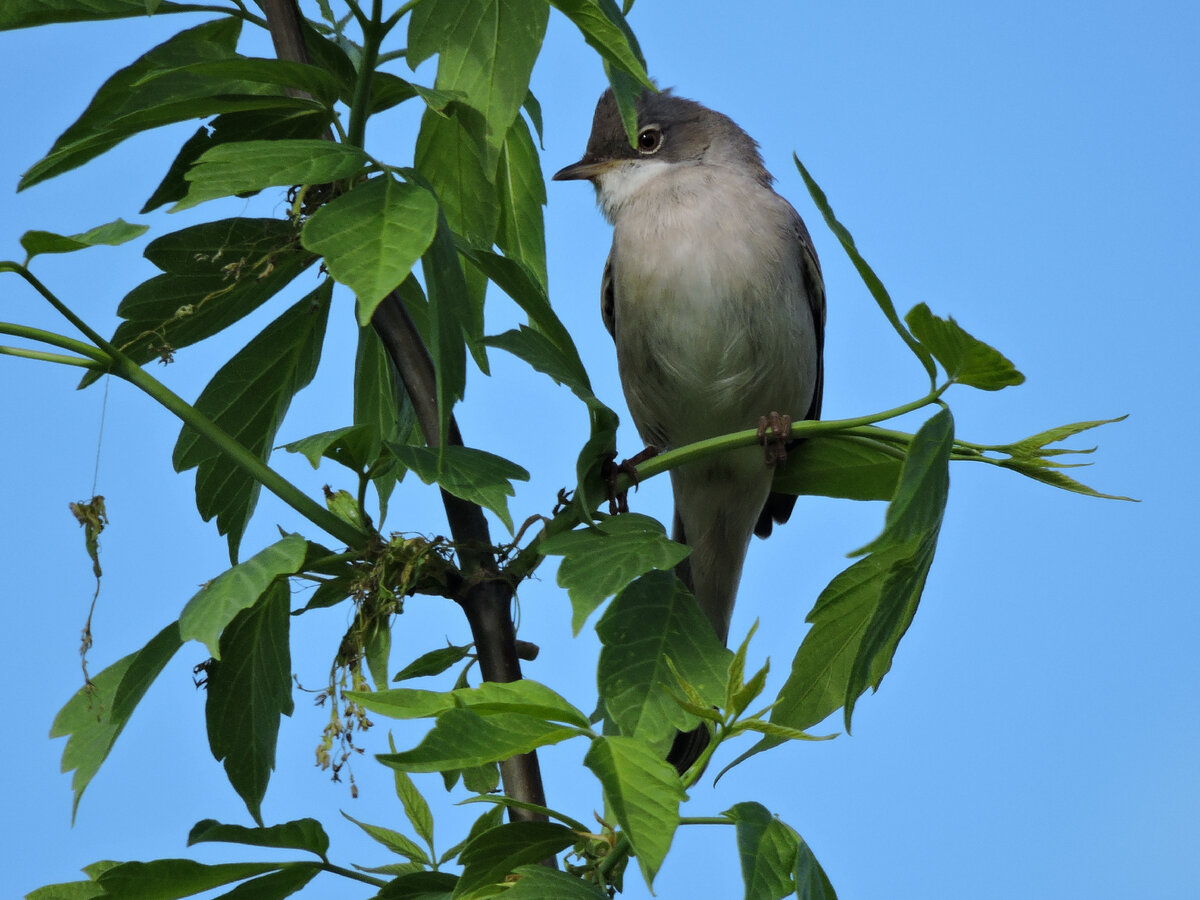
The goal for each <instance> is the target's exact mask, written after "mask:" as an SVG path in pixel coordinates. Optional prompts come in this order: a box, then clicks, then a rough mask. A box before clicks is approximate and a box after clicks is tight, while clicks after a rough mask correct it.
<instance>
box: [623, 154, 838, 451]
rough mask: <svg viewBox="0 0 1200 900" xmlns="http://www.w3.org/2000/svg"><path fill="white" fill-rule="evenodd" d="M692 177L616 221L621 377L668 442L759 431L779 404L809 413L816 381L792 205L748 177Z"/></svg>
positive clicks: (655, 432)
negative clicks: (792, 228)
mask: <svg viewBox="0 0 1200 900" xmlns="http://www.w3.org/2000/svg"><path fill="white" fill-rule="evenodd" d="M697 168H700V167H697ZM689 174H690V175H692V176H693V177H690V178H687V179H677V180H676V183H674V184H670V183H667V181H666V179H663V181H664V184H663V185H662V186H661V189H660V190H658V191H657V192H654V191H647V192H644V193H645V194H646V196H645V198H644V201H643V202H642V203H639V204H636V205H634V204H630V205H628V206H626V207H625V208H624V209H623V210H622V214H621V215H620V216H619V217H618V218H617V220H616V222H615V223H614V226H615V227H614V243H613V278H614V305H615V320H616V332H615V339H616V343H617V355H618V361H619V365H620V371H621V379H622V384H623V386H624V388H625V394H626V399H627V400H628V402H629V406H630V412H631V413H632V414H633V417H634V420H635V423H636V424H637V425H638V428H639V430H640V431H641V432H642V436H643V438H644V439H645V440H646V441H647V442H648V443H653V444H656V445H658V446H678V445H681V444H684V443H689V442H691V441H694V440H699V439H702V438H704V437H709V436H712V435H716V434H722V433H726V432H729V431H736V430H740V429H743V428H748V427H751V426H752V425H753V424H754V423H755V422H756V421H757V419H758V417H759V416H761V415H763V414H765V413H767V412H770V411H772V410H776V411H779V412H787V413H789V414H791V415H793V416H794V417H796V418H800V417H802V416H803V415H804V412H805V410H806V409H807V404H808V402H809V399H810V398H811V391H812V385H813V382H814V381H815V372H810V371H808V370H809V369H811V368H812V362H811V360H812V359H813V358H815V348H814V349H813V352H806V350H808V348H807V347H806V343H812V341H813V340H814V337H813V335H814V329H813V325H812V321H811V314H810V313H809V312H808V305H807V298H806V297H805V295H804V287H803V282H802V279H801V274H800V268H799V266H800V263H799V254H798V253H797V252H796V248H795V246H794V239H793V238H792V237H791V235H790V232H789V231H788V229H787V223H788V221H789V220H788V219H787V218H786V217H785V215H784V213H785V212H787V213H790V208H789V207H787V205H786V202H785V201H783V200H782V199H781V198H779V197H778V196H777V195H776V194H775V193H774V192H773V191H770V190H768V189H765V188H762V187H761V186H759V185H757V184H754V183H751V182H749V181H747V180H737V179H733V180H730V179H720V178H711V179H707V180H706V179H704V177H703V173H695V172H694V173H689ZM723 181H724V182H725V183H722V182H723Z"/></svg>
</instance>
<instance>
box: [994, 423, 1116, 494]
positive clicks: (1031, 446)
mask: <svg viewBox="0 0 1200 900" xmlns="http://www.w3.org/2000/svg"><path fill="white" fill-rule="evenodd" d="M1125 418H1126V417H1125V416H1119V417H1117V418H1115V419H1100V420H1096V421H1091V422H1075V423H1073V424H1071V425H1060V426H1059V427H1057V428H1051V429H1050V430H1048V431H1043V432H1041V433H1040V434H1035V435H1033V436H1032V437H1027V438H1025V439H1024V440H1022V441H1017V442H1016V443H1014V444H1005V445H999V446H993V447H983V448H981V449H982V450H984V451H988V452H991V453H1006V454H1008V455H1009V456H1010V457H1011V458H1010V459H996V460H994V462H995V463H996V464H997V465H999V466H1002V467H1004V468H1006V469H1012V470H1013V471H1014V472H1019V473H1020V474H1022V475H1025V476H1026V477H1028V478H1032V479H1034V480H1036V481H1041V482H1043V483H1045V484H1049V485H1052V486H1053V487H1057V488H1061V489H1063V490H1064V491H1073V492H1075V493H1077V494H1086V495H1088V496H1089V497H1101V498H1104V499H1106V500H1131V501H1132V500H1133V498H1132V497H1122V496H1120V495H1119V494H1102V493H1100V492H1099V491H1096V490H1093V489H1092V488H1090V487H1088V486H1087V485H1086V484H1081V483H1080V482H1078V481H1076V480H1075V479H1074V478H1071V477H1069V476H1068V475H1066V474H1064V473H1063V472H1062V469H1064V468H1076V467H1078V466H1080V465H1083V464H1082V463H1075V464H1074V465H1069V464H1066V463H1058V462H1054V461H1053V460H1051V459H1048V458H1047V457H1052V456H1062V455H1064V454H1080V453H1082V454H1087V453H1092V452H1093V451H1095V449H1096V448H1095V447H1089V448H1087V449H1084V450H1072V449H1070V448H1066V447H1055V448H1049V447H1047V446H1046V445H1047V444H1053V443H1057V442H1058V441H1062V440H1066V439H1067V438H1069V437H1073V436H1075V435H1077V434H1079V433H1081V432H1084V431H1087V430H1089V429H1091V428H1096V427H1098V426H1100V425H1111V424H1112V423H1113V422H1121V421H1123V420H1124V419H1125ZM988 458H989V459H991V457H988Z"/></svg>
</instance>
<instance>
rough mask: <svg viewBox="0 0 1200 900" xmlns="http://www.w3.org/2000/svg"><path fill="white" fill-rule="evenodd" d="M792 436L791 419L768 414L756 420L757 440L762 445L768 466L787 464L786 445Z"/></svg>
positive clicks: (774, 413) (785, 414)
mask: <svg viewBox="0 0 1200 900" xmlns="http://www.w3.org/2000/svg"><path fill="white" fill-rule="evenodd" d="M791 434H792V417H791V416H789V415H788V414H787V413H784V414H782V415H780V414H779V413H777V412H774V411H772V412H770V413H769V414H767V415H765V416H760V417H759V420H758V440H759V441H760V442H761V443H762V445H763V456H764V459H765V461H766V464H767V465H768V466H772V467H774V466H777V465H781V464H783V463H785V462H787V445H788V441H789V440H790V439H791Z"/></svg>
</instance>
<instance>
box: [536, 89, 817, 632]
mask: <svg viewBox="0 0 1200 900" xmlns="http://www.w3.org/2000/svg"><path fill="white" fill-rule="evenodd" d="M637 114H638V134H637V145H636V146H630V143H629V138H628V137H627V135H626V132H625V129H624V127H623V126H622V123H621V117H620V114H619V113H618V111H617V103H616V99H615V98H614V97H613V93H612V91H611V90H608V91H606V92H605V93H604V95H603V96H602V97H601V98H600V102H599V103H598V104H597V106H596V114H595V117H594V119H593V121H592V133H591V136H590V137H589V138H588V144H587V152H586V153H584V156H583V159H581V160H580V161H579V162H577V163H574V164H573V165H569V166H567V167H566V168H564V169H562V170H560V171H559V172H557V173H556V174H555V175H554V178H555V179H556V180H569V179H587V180H589V181H591V182H592V184H593V185H594V186H595V188H596V197H597V201H598V203H599V205H600V209H601V211H602V212H603V213H604V216H605V218H606V219H608V221H609V222H610V223H611V224H612V226H613V244H612V250H611V252H610V253H609V255H608V262H607V263H606V264H605V267H604V278H603V282H602V285H601V299H600V304H601V314H602V315H603V318H604V324H605V326H606V327H607V328H608V331H609V333H610V334H611V335H612V336H613V339H614V341H615V342H616V346H617V362H618V366H619V370H620V373H621V384H622V386H623V388H624V390H625V399H626V401H627V402H628V404H629V411H630V413H632V415H633V421H634V424H635V425H636V426H637V429H638V432H639V434H640V435H641V437H642V439H643V440H644V441H645V442H646V444H647V445H648V446H650V447H654V448H656V449H658V450H660V451H661V450H669V449H671V448H674V447H680V446H682V445H684V444H689V443H692V442H693V441H698V440H702V439H704V438H710V437H715V436H717V435H721V434H727V433H729V432H732V431H741V430H744V429H747V428H754V427H755V426H756V425H759V427H760V431H761V430H762V426H761V425H760V419H762V417H764V416H767V415H769V416H770V421H771V424H772V425H774V426H775V427H776V429H779V427H780V424H781V420H782V421H786V418H794V419H797V420H799V419H816V418H818V417H819V416H820V413H821V386H822V350H823V345H824V333H825V287H824V282H823V281H822V279H821V267H820V264H819V263H818V262H817V255H816V251H815V250H814V249H813V244H812V239H811V238H810V237H809V234H808V229H807V228H805V227H804V222H803V221H802V220H801V218H800V216H799V215H798V214H797V213H796V211H795V210H794V209H792V207H791V205H790V204H789V203H788V202H787V201H786V200H784V199H783V198H782V197H780V196H779V195H778V194H776V193H775V191H774V190H773V189H772V187H771V184H772V182H773V180H774V179H773V178H772V177H771V174H770V173H769V172H767V170H766V168H764V166H763V161H762V157H761V156H760V155H759V152H758V144H757V143H755V141H754V140H753V139H752V138H751V137H750V136H749V135H748V134H746V132H744V131H742V129H741V128H739V127H738V126H737V125H736V124H734V122H733V121H732V120H731V119H729V118H728V117H727V116H724V115H722V114H721V113H718V112H714V111H713V110H711V109H708V108H707V107H705V106H702V105H701V104H699V103H696V102H694V101H692V100H685V99H683V98H682V97H676V96H674V95H673V94H672V93H671V92H670V91H663V92H661V93H655V92H653V91H649V90H647V91H645V92H644V93H643V94H642V96H641V98H640V99H639V100H638V103H637ZM763 457H764V454H763V450H762V449H760V448H756V447H749V448H746V449H743V450H737V451H734V452H730V453H726V454H723V455H719V456H715V457H709V458H707V459H704V460H701V461H699V462H694V463H688V464H686V465H684V466H681V467H679V468H676V469H673V470H672V471H671V483H672V487H673V489H674V495H675V523H674V535H673V536H674V538H675V539H676V540H678V541H681V542H683V543H686V544H687V545H688V546H690V547H691V548H692V552H691V555H690V556H689V557H688V559H686V560H685V561H684V563H682V564H681V571H680V573H679V574H680V576H681V577H682V578H683V580H684V581H685V583H687V584H688V586H689V587H690V588H691V590H692V592H693V593H694V594H695V595H696V599H697V600H698V601H699V603H700V607H701V609H703V610H704V613H705V615H706V616H707V617H708V619H709V621H711V622H712V625H713V628H714V629H715V630H716V632H717V635H718V637H720V639H721V640H722V641H726V640H727V639H728V636H729V620H730V616H731V614H732V611H733V603H734V599H735V597H736V595H737V588H738V581H739V580H740V578H741V572H742V563H743V561H744V560H745V557H746V551H747V549H748V547H749V543H750V535H751V534H758V535H759V536H761V537H766V536H767V535H769V534H770V533H771V527H772V523H782V522H785V521H787V518H788V516H789V515H790V514H791V511H792V507H793V505H794V504H795V500H796V498H795V497H794V496H791V495H786V494H774V493H771V478H772V474H773V470H772V466H771V465H770V464H769V459H770V454H769V453H768V462H767V463H764V458H763Z"/></svg>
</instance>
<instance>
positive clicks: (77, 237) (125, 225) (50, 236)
mask: <svg viewBox="0 0 1200 900" xmlns="http://www.w3.org/2000/svg"><path fill="white" fill-rule="evenodd" d="M149 227H150V226H149V225H131V224H130V223H129V222H126V221H125V220H124V219H117V220H116V221H113V222H109V223H108V224H107V225H97V226H96V227H95V228H92V229H89V230H88V231H85V232H83V233H82V234H72V235H69V236H67V235H61V234H55V233H54V232H52V231H27V232H25V233H24V234H23V235H21V246H22V247H23V248H24V250H25V254H26V256H25V265H26V266H28V265H29V261H30V260H31V259H33V258H34V257H35V256H38V255H39V254H42V253H70V252H72V251H74V250H83V249H84V248H86V247H95V246H98V245H100V244H105V245H108V246H110V247H115V246H117V245H118V244H124V243H125V242H126V241H132V240H133V239H134V238H137V237H141V236H142V235H143V234H145V233H146V230H147V229H148V228H149Z"/></svg>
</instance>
